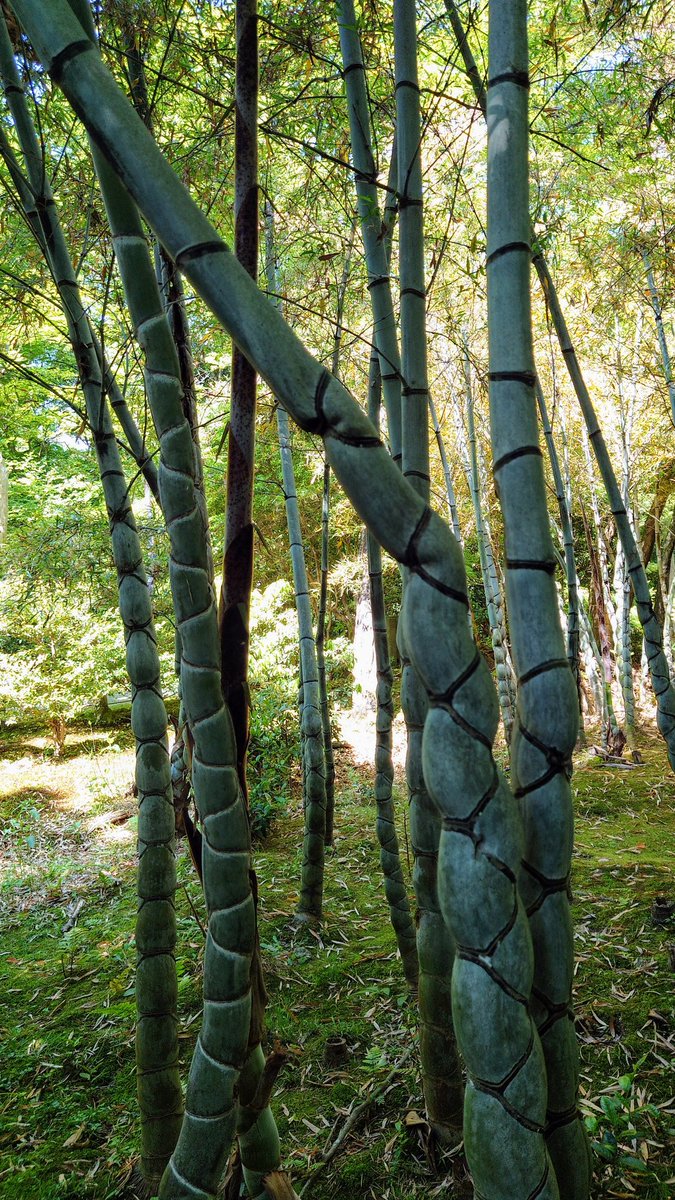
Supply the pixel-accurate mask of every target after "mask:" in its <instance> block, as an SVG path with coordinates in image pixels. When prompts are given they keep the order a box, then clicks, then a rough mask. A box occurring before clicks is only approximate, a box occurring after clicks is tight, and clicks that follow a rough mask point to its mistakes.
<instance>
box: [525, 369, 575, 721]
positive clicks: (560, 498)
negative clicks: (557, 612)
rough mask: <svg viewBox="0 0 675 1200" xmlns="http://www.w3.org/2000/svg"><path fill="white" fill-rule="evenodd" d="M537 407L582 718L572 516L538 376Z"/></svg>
mask: <svg viewBox="0 0 675 1200" xmlns="http://www.w3.org/2000/svg"><path fill="white" fill-rule="evenodd" d="M535 390H536V396H537V404H538V406H539V413H540V416H541V427H542V430H543V432H544V437H545V439H546V448H547V450H548V457H549V462H550V464H551V474H552V476H553V486H554V488H555V497H556V501H557V503H558V512H559V514H560V528H561V530H562V542H563V554H564V557H565V580H566V583H567V661H568V663H569V664H570V670H571V672H572V675H573V676H574V682H575V684H576V688H577V697H578V700H579V714H580V715H581V681H580V676H579V594H578V590H577V566H576V557H575V554H574V534H573V531H572V516H571V513H570V510H569V505H568V503H567V494H566V491H565V484H564V481H563V477H562V471H561V469H560V459H559V458H558V451H557V449H556V445H555V441H554V439H553V430H552V429H551V422H550V420H549V416H548V409H547V407H546V399H545V397H544V393H543V390H542V386H541V383H540V382H539V376H537V380H536V383H535Z"/></svg>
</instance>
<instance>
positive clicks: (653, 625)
mask: <svg viewBox="0 0 675 1200" xmlns="http://www.w3.org/2000/svg"><path fill="white" fill-rule="evenodd" d="M445 7H446V9H447V10H448V13H449V14H450V16H451V21H452V24H453V30H455V36H456V37H457V39H458V46H459V49H460V52H461V54H462V57H463V60H464V64H465V67H466V71H467V75H468V76H469V78H470V80H471V82H472V84H473V87H474V90H475V93H476V100H477V102H478V105H479V107H480V108H481V109H482V110H483V112H485V91H484V89H483V88H482V85H481V83H480V74H479V72H478V70H477V68H476V63H475V60H474V58H473V55H472V54H471V50H470V48H469V45H468V42H467V39H466V36H464V37H463V39H460V37H459V30H461V28H462V26H461V20H460V18H459V13H458V11H457V6H456V4H455V3H454V0H445ZM532 262H533V263H534V267H535V269H536V272H537V275H538V276H539V281H540V283H541V286H542V289H543V291H544V295H545V296H546V300H547V303H548V306H549V310H550V313H551V317H552V320H553V324H554V327H555V331H556V336H557V338H558V341H559V343H560V349H561V351H562V355H563V358H564V360H565V364H566V366H567V370H568V372H569V376H570V380H571V382H572V386H573V387H574V391H575V393H576V397H577V400H578V401H579V406H580V408H581V411H582V413H583V416H584V420H585V422H586V426H587V429H588V432H589V436H590V438H591V442H592V445H593V453H594V454H595V459H596V462H597V464H598V467H599V469H600V474H601V475H602V480H603V483H604V485H605V490H606V492H607V497H608V499H609V503H610V508H611V510H612V513H613V515H614V518H615V520H616V523H617V529H618V532H619V537H620V539H621V544H622V546H623V549H624V553H625V555H626V560H627V563H628V571H629V574H630V577H631V582H632V584H633V591H634V593H635V602H636V608H637V614H638V617H639V619H640V624H641V625H642V630H643V633H644V638H645V653H646V658H647V662H648V665H649V673H650V676H651V681H652V687H653V689H654V695H655V697H656V708H657V717H656V723H657V726H658V729H659V732H660V734H661V736H662V737H663V740H664V742H665V743H666V748H667V752H668V759H669V761H670V765H671V766H672V767H673V768H674V769H675V688H673V685H672V684H671V682H670V677H669V673H668V663H667V661H666V657H665V654H664V652H663V631H662V629H661V624H660V622H659V620H658V618H657V616H656V613H655V612H654V606H653V603H652V598H651V595H650V591H649V584H648V583H647V576H646V574H645V570H644V566H643V565H642V561H641V559H640V552H639V550H638V547H637V543H636V541H635V537H634V535H633V532H632V530H631V528H630V522H629V520H628V515H627V513H626V509H625V506H624V503H623V500H622V499H621V492H620V489H619V486H618V484H617V481H616V476H615V474H614V469H613V467H612V462H611V459H610V457H609V453H608V451H607V446H606V444H605V440H604V437H603V435H602V430H601V429H600V427H599V425H598V419H597V417H596V415H595V409H594V408H593V403H592V401H591V398H590V394H589V392H588V388H587V387H586V383H585V380H584V377H583V375H582V373H581V368H580V366H579V361H578V359H577V355H576V351H575V349H574V346H573V344H572V341H571V338H570V335H569V331H568V328H567V323H566V321H565V318H564V315H563V312H562V308H561V307H560V301H559V299H558V294H557V292H556V289H555V286H554V283H553V280H552V278H551V273H550V271H549V269H548V266H547V264H546V260H545V258H544V255H543V253H542V251H541V249H539V248H535V252H534V254H533V257H532Z"/></svg>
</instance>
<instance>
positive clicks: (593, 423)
mask: <svg viewBox="0 0 675 1200" xmlns="http://www.w3.org/2000/svg"><path fill="white" fill-rule="evenodd" d="M533 262H534V265H535V267H536V270H537V274H538V275H539V279H540V282H541V285H542V288H543V289H544V294H545V296H546V299H547V302H548V305H549V309H550V312H551V316H552V318H553V324H554V326H555V329H556V333H557V335H558V340H559V342H560V348H561V350H562V353H563V356H564V359H565V363H566V364H567V369H568V371H569V375H570V379H571V380H572V384H573V386H574V390H575V392H576V395H577V399H578V401H579V405H580V407H581V411H582V413H583V415H584V420H585V422H586V427H587V429H588V433H589V437H590V439H591V444H592V446H593V453H594V454H595V460H596V462H597V464H598V468H599V470H600V474H601V476H602V481H603V483H604V485H605V491H606V492H607V497H608V499H609V505H610V508H611V511H612V513H613V515H614V519H615V521H616V525H617V530H618V533H619V537H620V539H621V544H622V546H623V550H624V554H625V555H626V561H627V563H628V572H629V574H630V577H631V582H632V584H633V591H634V593H635V603H636V608H637V613H638V617H639V619H640V624H641V625H642V629H643V632H644V636H645V644H646V653H647V661H648V663H649V672H650V675H651V680H652V687H653V689H654V695H655V697H656V707H657V717H656V723H657V725H658V728H659V732H660V733H661V736H662V737H663V739H664V741H665V743H666V747H667V750H668V758H669V760H670V764H671V766H672V767H673V768H675V690H673V686H672V684H671V682H670V677H669V673H668V663H667V661H666V657H665V655H664V653H663V633H662V630H661V625H660V622H659V621H658V619H657V617H656V613H655V612H654V606H653V604H652V598H651V595H650V591H649V584H648V583H647V576H646V575H645V569H644V567H643V565H642V560H641V558H640V551H639V550H638V547H637V543H636V541H635V537H634V534H633V531H632V529H631V526H630V520H629V518H628V513H627V512H626V507H625V505H624V503H623V499H622V496H621V491H620V489H619V485H618V483H617V480H616V476H615V474H614V469H613V467H612V462H611V459H610V457H609V453H608V450H607V446H606V444H605V439H604V437H603V435H602V430H601V429H600V426H599V425H598V419H597V417H596V415H595V409H594V407H593V403H592V401H591V398H590V395H589V392H588V388H587V387H586V383H585V381H584V378H583V375H582V374H581V370H580V367H579V363H578V360H577V356H576V352H575V350H574V346H573V345H572V341H571V338H570V335H569V331H568V329H567V324H566V322H565V318H564V316H563V314H562V310H561V308H560V303H559V300H558V296H557V294H556V292H555V289H554V288H553V285H552V280H551V276H550V274H549V271H548V267H547V266H546V263H545V262H544V259H543V257H542V255H541V254H540V253H536V254H535V256H534V259H533Z"/></svg>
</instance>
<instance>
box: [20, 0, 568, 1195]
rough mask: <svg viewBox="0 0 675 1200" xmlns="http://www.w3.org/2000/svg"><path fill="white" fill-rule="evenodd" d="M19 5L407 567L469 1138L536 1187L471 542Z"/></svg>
mask: <svg viewBox="0 0 675 1200" xmlns="http://www.w3.org/2000/svg"><path fill="white" fill-rule="evenodd" d="M13 3H14V7H15V9H16V11H17V15H18V16H19V17H20V19H21V20H22V22H23V24H24V25H25V27H26V28H27V31H28V33H29V36H30V37H31V39H32V41H33V44H34V46H35V48H36V51H37V52H38V54H39V55H40V57H41V59H42V61H43V63H44V65H45V67H46V69H48V70H49V69H51V71H52V74H53V76H54V78H55V79H56V80H57V81H58V83H59V86H61V88H62V89H63V91H64V92H65V93H66V95H67V97H68V99H69V100H70V102H71V104H72V105H73V106H74V107H75V108H76V110H77V112H78V113H79V114H81V116H82V118H83V119H84V120H85V123H86V124H87V125H88V127H89V128H90V130H91V131H92V132H93V134H94V136H95V137H96V139H97V141H98V142H99V144H100V145H101V147H105V148H106V153H107V154H109V155H110V158H111V160H112V161H114V163H115V167H116V169H117V170H118V171H119V172H120V174H121V175H122V177H123V179H124V182H125V184H126V186H127V187H128V188H129V190H130V191H131V192H132V194H133V195H134V198H135V199H136V201H137V203H138V204H139V205H140V207H141V208H142V210H143V212H144V213H145V215H146V217H147V219H148V221H149V222H150V224H151V225H152V226H153V227H154V229H155V231H156V232H157V234H158V236H160V237H161V239H162V241H163V242H164V244H165V245H166V246H167V249H168V250H169V252H170V253H171V254H172V256H173V257H174V258H175V259H176V260H177V261H178V263H179V266H181V267H182V268H183V269H184V271H185V274H186V276H187V277H188V278H189V279H190V282H191V283H192V284H193V286H194V287H195V288H196V290H197V291H199V293H200V294H201V295H202V296H203V298H204V299H205V300H206V302H207V303H208V304H209V305H210V306H211V307H212V309H213V311H214V312H215V313H216V314H217V315H218V317H219V319H220V320H221V321H222V322H223V324H224V326H225V327H226V328H227V329H228V330H229V332H230V333H231V334H232V336H234V337H235V338H236V340H237V341H238V342H239V343H240V344H241V346H242V348H243V349H244V351H245V353H246V354H247V355H248V356H249V357H250V358H251V360H252V361H253V362H254V363H255V364H256V366H257V367H258V370H259V372H260V374H261V375H262V376H263V378H265V379H266V380H267V382H268V383H269V385H270V387H272V389H273V390H274V391H275V393H276V394H277V395H278V396H279V397H280V398H281V400H282V401H283V403H284V404H285V405H286V406H287V408H288V410H289V412H291V413H292V415H293V417H294V419H295V420H296V421H297V422H298V424H300V425H301V426H302V427H303V428H305V429H306V430H308V431H312V432H315V433H321V434H322V435H323V437H324V440H325V445H326V452H327V454H328V457H329V460H330V462H331V466H332V468H333V469H334V470H335V472H336V474H337V476H338V478H339V479H340V480H341V481H342V483H343V486H344V487H345V490H346V492H347V494H348V496H349V498H350V499H351V501H352V503H353V504H354V506H355V507H356V509H357V511H358V512H359V513H360V514H361V516H362V517H363V519H364V520H366V521H367V523H368V525H369V527H370V528H371V529H372V531H373V533H374V535H375V536H376V537H377V538H378V540H379V541H380V543H381V545H382V546H383V547H384V548H385V549H386V550H387V551H388V552H389V553H390V554H392V556H393V557H394V558H396V560H397V561H399V562H400V563H401V564H402V565H404V566H405V567H406V568H407V569H408V570H409V572H410V579H409V584H408V588H407V594H406V599H405V615H404V621H405V623H406V635H407V639H408V646H409V650H410V653H411V656H412V658H413V660H414V662H415V664H416V667H417V669H418V671H419V672H420V675H421V676H422V678H423V681H424V684H425V688H426V690H427V695H428V696H429V697H430V709H429V714H428V716H427V718H426V726H425V732H424V760H425V775H426V779H427V784H428V787H429V791H430V794H431V796H432V797H433V799H434V801H435V803H436V804H437V806H438V808H439V811H440V813H441V814H442V817H443V830H442V833H441V842H440V855H441V871H440V875H439V878H440V883H441V888H440V896H441V902H442V905H443V911H444V915H445V918H446V920H447V922H448V924H449V925H450V926H451V928H452V930H453V933H454V936H455V939H456V941H457V943H458V946H459V953H458V956H457V960H456V963H455V967H454V971H453V989H454V995H455V1001H456V1003H455V1022H456V1028H457V1031H458V1041H459V1043H460V1049H461V1050H462V1053H463V1057H464V1059H465V1062H466V1064H467V1069H468V1072H469V1076H470V1079H471V1081H472V1088H473V1090H474V1091H475V1093H476V1096H477V1097H479V1098H480V1099H479V1103H478V1105H477V1106H470V1107H469V1110H468V1112H467V1114H466V1129H467V1133H468V1138H469V1139H471V1138H473V1137H474V1134H475V1133H476V1123H475V1122H474V1117H478V1118H479V1119H478V1122H477V1124H478V1126H480V1137H481V1139H482V1140H483V1141H484V1142H485V1143H486V1146H487V1150H486V1160H485V1161H486V1170H487V1171H488V1172H491V1174H492V1175H494V1176H497V1178H498V1184H497V1186H496V1187H495V1188H494V1189H492V1187H491V1189H490V1192H489V1193H487V1192H485V1193H484V1194H486V1195H490V1196H491V1195H496V1196H502V1195H508V1196H509V1197H511V1196H513V1195H514V1194H528V1193H527V1182H526V1181H524V1180H523V1171H524V1170H525V1169H526V1167H528V1162H529V1163H531V1162H532V1159H533V1157H534V1158H535V1159H538V1160H539V1159H540V1152H539V1141H540V1139H539V1135H538V1128H539V1124H540V1121H541V1117H540V1112H539V1102H538V1099H537V1097H538V1096H539V1095H540V1094H545V1090H546V1085H545V1074H544V1067H543V1062H542V1059H541V1055H540V1052H539V1051H538V1050H537V1045H538V1043H537V1039H536V1035H535V1032H534V1030H533V1027H532V1022H531V1019H530V1017H529V1015H528V1007H527V997H528V994H529V990H530V981H531V977H530V966H529V964H530V963H531V953H532V950H531V942H530V934H529V929H528V925H527V922H526V920H525V919H524V914H523V909H522V905H521V902H520V901H519V899H518V888H517V883H516V879H517V873H518V870H519V862H520V858H521V852H522V842H521V837H522V834H521V825H520V819H519V814H518V807H517V805H516V804H515V803H514V799H513V795H512V793H511V792H510V790H509V788H508V786H507V784H506V782H505V780H504V778H503V776H502V775H501V774H500V773H499V771H498V769H497V768H496V766H495V763H494V759H493V757H492V752H491V748H492V743H493V740H494V736H495V733H496V728H497V721H498V703H497V697H496V694H495V691H494V687H493V685H492V683H491V680H490V675H489V671H488V668H487V666H486V664H485V663H484V661H483V660H482V659H481V658H480V655H479V654H478V653H477V652H476V648H475V645H474V643H473V641H472V639H471V636H470V633H469V629H468V625H467V616H466V613H467V605H468V600H467V595H466V577H465V573H464V565H463V561H462V555H461V552H460V550H459V548H458V546H457V543H456V541H455V539H454V538H453V537H452V535H451V533H450V531H449V530H448V528H447V526H446V525H445V524H444V522H443V521H442V520H441V519H440V518H439V517H438V516H437V515H436V514H435V513H433V512H432V511H431V510H430V509H429V508H428V506H427V505H426V504H425V503H424V501H423V500H422V499H421V497H419V496H418V495H417V494H416V493H415V492H414V491H413V490H412V488H411V487H410V486H409V484H408V483H407V481H406V480H405V479H403V478H402V477H401V474H400V472H399V471H398V470H397V468H396V467H395V465H394V464H393V463H392V462H391V459H390V457H389V455H388V453H387V450H386V449H385V447H384V446H383V445H382V443H381V442H380V440H379V438H378V437H377V435H376V433H375V431H374V429H373V427H372V425H371V424H370V422H369V421H368V420H367V418H366V417H365V416H364V414H363V413H362V411H361V409H360V408H359V406H358V404H356V402H355V401H354V400H353V399H352V397H351V396H350V395H349V393H348V392H347V391H346V389H345V388H344V387H343V386H342V385H341V384H340V383H339V382H338V381H337V380H334V379H332V378H331V377H330V375H329V374H328V373H327V372H326V370H325V368H323V367H322V366H321V364H320V363H318V362H316V361H315V360H314V359H313V358H312V357H311V355H310V354H309V353H308V352H307V351H306V350H305V348H304V347H303V345H302V343H300V341H299V340H298V339H297V337H296V335H295V334H294V333H293V331H292V330H291V329H290V327H289V326H288V325H287V324H286V323H285V322H284V320H283V318H282V317H281V314H279V313H278V312H277V311H276V310H275V309H274V308H273V307H272V306H271V305H269V304H268V303H267V302H266V301H265V299H264V297H263V296H262V295H261V293H260V292H259V291H258V289H257V288H256V287H255V285H254V283H253V282H252V280H250V279H249V278H248V276H247V275H246V272H245V271H243V269H242V268H241V267H239V265H238V264H237V263H236V260H235V259H234V257H233V255H232V254H231V253H230V252H229V251H228V249H227V247H226V245H225V244H224V243H223V242H222V240H221V239H220V238H219V237H218V235H217V233H216V231H215V230H214V229H213V227H212V226H211V224H210V223H209V222H208V220H207V219H206V217H205V216H204V215H203V214H202V213H201V212H200V211H199V209H198V208H197V206H196V205H194V203H193V202H192V201H191V199H190V198H189V196H188V194H187V193H186V192H185V190H184V189H183V187H182V185H181V184H180V182H179V181H178V180H177V179H176V177H175V175H174V174H173V172H172V171H171V168H170V167H169V166H168V164H166V163H165V160H164V159H163V157H162V155H161V152H159V151H158V149H157V147H156V146H155V145H154V143H153V142H152V139H151V138H150V136H149V134H148V133H147V131H146V130H144V128H143V126H142V124H139V123H138V122H137V121H136V119H135V116H134V114H133V112H132V110H131V109H130V108H129V106H128V104H127V102H126V101H125V99H124V97H123V96H122V94H121V92H120V91H119V89H118V88H117V86H116V84H115V83H114V81H113V79H112V77H111V76H110V74H109V72H108V71H107V70H106V69H105V67H104V66H103V64H102V63H101V62H100V60H99V59H98V57H97V56H96V55H95V54H94V53H93V52H92V50H90V49H89V48H88V47H87V46H85V45H82V39H81V30H80V28H79V26H78V24H77V22H75V21H74V20H73V19H72V17H71V14H70V13H69V11H68V9H67V6H66V4H65V0H52V4H51V5H50V11H49V19H48V20H45V12H44V6H43V5H42V4H41V3H39V2H38V0H13ZM218 762H219V759H216V763H218ZM235 777H236V776H235ZM229 878H231V876H228V879H229ZM228 1012H229V1013H230V1015H231V1008H229V1009H228ZM504 1027H506V1028H508V1029H509V1031H510V1037H509V1039H508V1041H505V1039H504V1038H503V1036H502V1033H503V1029H504ZM231 1029H232V1024H231V1022H228V1025H227V1030H231ZM222 1036H223V1037H226V1036H227V1033H226V1031H225V1030H223V1033H222ZM516 1043H517V1044H516ZM521 1060H522V1069H521V1070H520V1071H518V1072H517V1074H516V1075H514V1074H513V1071H514V1062H515V1063H516V1064H519V1063H521ZM478 1109H480V1110H482V1111H481V1112H480V1114H479V1112H478ZM513 1112H516V1113H522V1116H523V1120H522V1122H517V1124H518V1126H519V1128H521V1129H522V1138H521V1143H520V1145H519V1146H518V1147H517V1148H513V1147H512V1146H511V1143H510V1139H509V1136H508V1134H509V1132H510V1128H511V1126H512V1125H513V1124H514V1119H513V1118H512V1117H511V1116H510V1115H509V1113H513ZM528 1174H529V1171H528ZM530 1190H532V1189H530ZM541 1194H542V1196H543V1195H544V1193H541ZM549 1194H550V1193H549ZM184 1195H185V1196H186V1197H187V1196H189V1195H190V1193H189V1192H185V1193H184Z"/></svg>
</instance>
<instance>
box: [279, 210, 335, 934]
mask: <svg viewBox="0 0 675 1200" xmlns="http://www.w3.org/2000/svg"><path fill="white" fill-rule="evenodd" d="M265 264H266V275H267V287H268V290H269V291H270V292H271V293H272V295H273V296H274V295H276V291H277V282H276V262H275V256H274V209H273V208H272V205H271V204H270V202H269V201H268V202H267V204H266V212H265ZM276 303H277V304H278V301H277V302H276ZM277 426H278V430H279V452H280V455H281V473H282V480H283V488H284V500H285V504H286V521H287V524H288V540H289V543H290V550H291V564H292V568H293V585H294V588H295V606H296V610H297V614H298V632H299V639H300V676H301V686H300V693H299V698H300V729H301V736H302V762H303V797H304V810H305V833H304V840H303V852H302V875H301V884H300V898H299V900H298V907H297V910H296V919H297V920H298V921H301V922H308V923H310V924H318V923H319V922H320V921H321V918H322V913H323V881H324V847H325V840H326V760H325V752H324V729H323V721H322V715H321V691H320V688H319V664H318V660H317V654H316V641H315V638H314V624H313V619H312V603H311V599H310V594H309V581H308V579H307V567H306V564H305V548H304V545H303V540H302V528H301V525H300V512H299V509H298V496H297V492H296V489H295V471H294V469H293V453H292V448H291V437H290V429H289V424H288V415H287V414H286V412H285V411H284V409H283V408H281V407H279V408H277Z"/></svg>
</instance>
